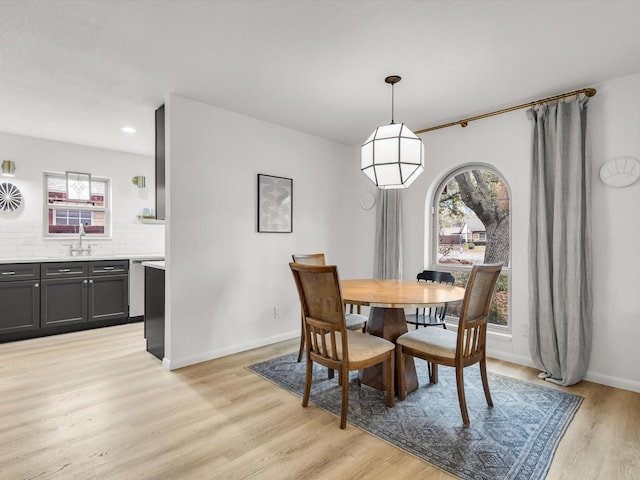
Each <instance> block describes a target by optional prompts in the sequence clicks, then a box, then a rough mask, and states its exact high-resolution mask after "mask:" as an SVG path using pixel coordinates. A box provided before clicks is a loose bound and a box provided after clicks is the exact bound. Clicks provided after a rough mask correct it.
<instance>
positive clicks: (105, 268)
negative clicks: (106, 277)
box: [102, 267, 116, 270]
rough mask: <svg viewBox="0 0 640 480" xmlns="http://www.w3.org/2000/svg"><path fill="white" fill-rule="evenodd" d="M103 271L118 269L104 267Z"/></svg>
mask: <svg viewBox="0 0 640 480" xmlns="http://www.w3.org/2000/svg"><path fill="white" fill-rule="evenodd" d="M102 268H103V270H115V268H116V267H102Z"/></svg>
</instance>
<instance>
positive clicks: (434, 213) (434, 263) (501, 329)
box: [424, 162, 513, 334]
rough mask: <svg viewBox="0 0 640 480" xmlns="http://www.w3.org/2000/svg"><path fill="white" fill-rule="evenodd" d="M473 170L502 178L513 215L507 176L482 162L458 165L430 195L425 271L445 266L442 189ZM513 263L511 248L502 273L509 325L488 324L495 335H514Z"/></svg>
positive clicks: (455, 268)
mask: <svg viewBox="0 0 640 480" xmlns="http://www.w3.org/2000/svg"><path fill="white" fill-rule="evenodd" d="M473 169H484V170H490V171H491V172H493V173H495V174H496V175H497V176H498V177H500V180H501V181H502V182H503V183H504V185H505V187H506V189H507V193H508V194H509V215H510V216H511V213H512V212H513V209H512V208H511V201H512V199H513V196H512V195H511V186H510V185H509V182H507V180H506V178H505V176H504V175H503V174H502V173H501V172H500V171H499V170H498V169H497V168H496V167H494V166H493V165H489V164H487V163H482V162H470V163H465V164H462V165H458V166H457V167H456V168H454V169H452V170H449V171H448V172H446V173H445V174H444V175H442V176H440V178H439V180H437V182H438V183H434V184H435V185H436V187H435V189H434V190H433V191H432V193H431V195H430V198H429V201H428V205H429V206H428V208H427V209H426V210H425V213H430V216H431V219H430V220H428V221H426V222H425V224H426V225H430V226H431V231H430V232H427V235H428V236H429V240H428V242H429V249H428V250H427V253H428V258H427V261H426V262H425V264H426V265H425V267H424V268H425V269H431V270H442V269H443V265H444V264H441V263H438V232H439V225H438V222H439V208H438V203H439V201H440V195H441V192H442V189H443V188H444V186H445V185H446V184H447V183H449V182H450V181H451V179H452V178H453V177H455V176H456V175H457V174H458V173H460V172H464V171H466V170H473ZM512 239H513V221H511V219H510V221H509V245H511V240H512ZM512 261H513V258H512V249H511V248H509V265H508V266H506V267H503V268H502V272H501V273H500V275H506V276H507V279H508V282H509V292H508V298H509V306H508V309H507V325H496V324H495V323H487V329H488V331H493V332H495V333H503V334H512V321H511V320H512V303H511V300H512V286H513V285H512V283H513V282H512V275H511V265H512ZM446 268H447V269H448V270H449V269H450V271H451V272H468V271H470V270H471V267H470V266H469V267H465V266H462V265H455V264H452V265H451V266H447V267H446ZM447 324H451V325H452V326H455V325H457V320H456V321H455V322H454V321H451V322H447Z"/></svg>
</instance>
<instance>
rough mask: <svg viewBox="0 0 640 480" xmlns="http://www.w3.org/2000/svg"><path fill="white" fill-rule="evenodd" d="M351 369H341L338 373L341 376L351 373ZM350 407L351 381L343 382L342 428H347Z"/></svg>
mask: <svg viewBox="0 0 640 480" xmlns="http://www.w3.org/2000/svg"><path fill="white" fill-rule="evenodd" d="M348 372H349V371H348V370H347V373H346V375H345V373H344V372H343V371H342V370H340V373H339V374H338V375H339V376H340V377H345V376H347V375H349V373H348ZM348 407H349V382H342V409H341V410H340V428H342V429H344V428H347V410H348Z"/></svg>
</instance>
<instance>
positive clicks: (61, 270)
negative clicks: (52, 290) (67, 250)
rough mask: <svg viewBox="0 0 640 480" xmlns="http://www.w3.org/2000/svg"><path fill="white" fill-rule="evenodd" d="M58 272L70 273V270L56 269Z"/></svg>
mask: <svg viewBox="0 0 640 480" xmlns="http://www.w3.org/2000/svg"><path fill="white" fill-rule="evenodd" d="M58 271H59V272H63V273H65V272H70V271H71V269H70V268H60V269H58Z"/></svg>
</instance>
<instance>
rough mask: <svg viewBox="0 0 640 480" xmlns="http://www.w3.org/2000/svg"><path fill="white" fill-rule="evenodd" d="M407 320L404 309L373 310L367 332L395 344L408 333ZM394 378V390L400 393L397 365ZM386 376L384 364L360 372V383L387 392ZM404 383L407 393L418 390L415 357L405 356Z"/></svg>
mask: <svg viewBox="0 0 640 480" xmlns="http://www.w3.org/2000/svg"><path fill="white" fill-rule="evenodd" d="M408 331H409V330H408V328H407V319H406V318H405V316H404V308H377V307H373V308H372V309H371V314H370V315H369V321H368V322H367V332H368V333H369V334H370V335H376V336H378V337H382V338H384V339H385V340H389V341H390V342H393V343H395V341H396V338H398V337H399V336H400V335H402V334H403V333H406V332H408ZM395 370H396V371H395V376H394V383H395V385H394V390H395V392H396V395H397V393H398V375H399V372H398V365H396V369H395ZM385 380H386V379H385V376H384V375H383V374H382V364H378V365H374V366H373V367H369V368H365V369H364V370H360V382H361V383H364V384H365V385H368V386H370V387H372V388H375V389H376V390H382V391H385V390H386V389H387V385H386V382H385ZM404 382H405V386H406V389H407V392H412V391H414V390H416V389H417V388H418V376H417V374H416V366H415V364H414V362H413V357H412V356H410V355H405V356H404Z"/></svg>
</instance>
